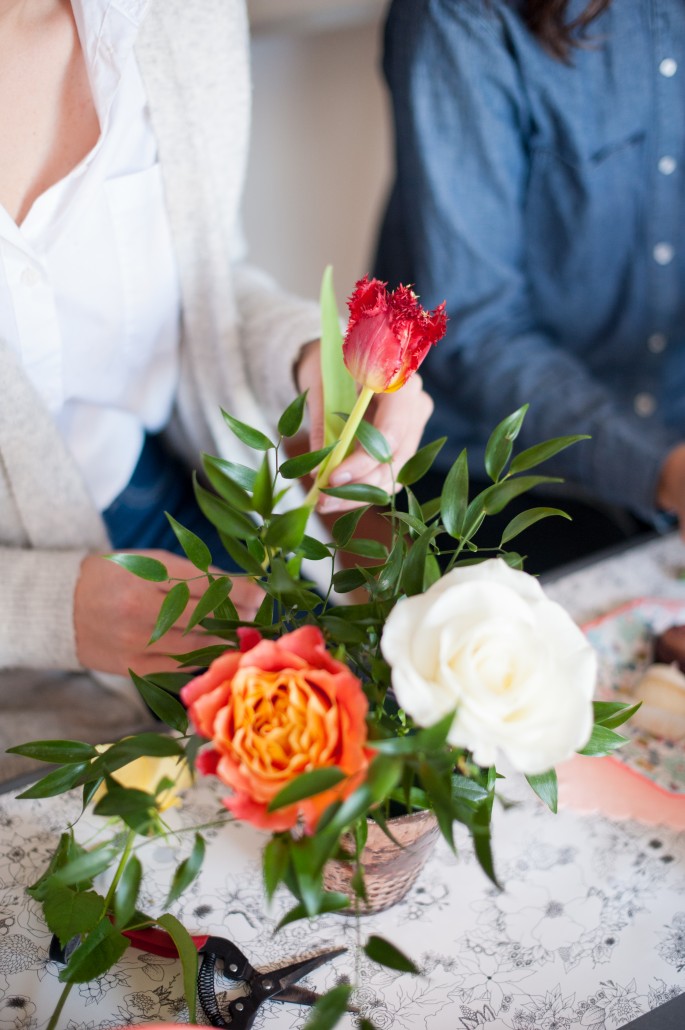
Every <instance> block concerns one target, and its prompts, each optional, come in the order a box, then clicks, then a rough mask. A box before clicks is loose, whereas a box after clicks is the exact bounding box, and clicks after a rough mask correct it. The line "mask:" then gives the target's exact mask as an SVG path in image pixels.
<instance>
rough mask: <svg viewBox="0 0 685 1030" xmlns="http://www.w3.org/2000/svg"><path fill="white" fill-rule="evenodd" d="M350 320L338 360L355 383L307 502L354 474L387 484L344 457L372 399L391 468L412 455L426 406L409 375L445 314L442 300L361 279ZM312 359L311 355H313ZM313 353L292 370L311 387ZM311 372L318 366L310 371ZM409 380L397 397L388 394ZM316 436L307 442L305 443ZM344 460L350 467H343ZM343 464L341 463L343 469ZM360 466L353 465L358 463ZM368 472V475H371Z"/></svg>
mask: <svg viewBox="0 0 685 1030" xmlns="http://www.w3.org/2000/svg"><path fill="white" fill-rule="evenodd" d="M348 306H349V311H350V318H349V322H348V325H347V332H346V334H345V341H344V343H343V358H344V361H345V365H346V366H347V369H348V371H349V372H350V374H351V375H352V377H353V378H354V379H355V381H356V382H357V383H358V384H359V386H360V387H361V390H360V393H359V396H358V397H357V402H356V404H355V405H354V408H353V409H352V411H351V412H350V414H349V417H348V419H347V421H346V423H345V426H344V428H343V431H342V433H341V435H340V438H339V439H338V441H337V443H336V445H335V447H334V449H333V450H332V452H331V453H330V454H329V456H328V458H327V459H326V461H325V462H323V463H322V465H321V466H320V468H319V470H318V473H317V475H316V479H315V481H314V485H313V487H312V489H311V490H310V492H309V494H308V496H307V502H308V503H309V504H311V505H312V507H313V506H314V505H316V504H317V501H318V499H319V495H320V492H321V490H322V489H325V487H326V486H328V485H329V483H330V484H331V485H341V484H342V483H343V482H349V481H350V480H351V479H357V480H359V481H363V482H366V483H369V482H372V483H373V485H376V486H382V487H383V488H384V489H386V490H390V489H393V488H394V478H393V472H392V470H391V469H390V468H388V466H387V465H386V466H385V468H383V466H378V469H377V467H376V466H377V465H378V463H376V462H375V460H374V459H370V462H365V463H364V465H367V466H368V467H367V468H365V467H364V465H361V463H360V462H359V461H357V462H356V463H354V464H353V462H354V458H352V459H347V460H345V456H346V455H347V453H348V451H349V450H350V447H351V444H352V442H353V440H354V436H355V433H356V431H357V428H358V426H359V423H360V422H361V420H362V419H363V417H364V415H365V413H366V411H367V409H368V408H369V405H370V404H371V402H372V401H373V400H374V398H376V404H375V412H374V425H375V427H376V428H377V429H378V430H379V431H380V432H381V433H383V435H384V436H386V439H387V440H388V442H389V444H390V446H391V449H392V451H393V463H392V464H393V465H394V466H396V467H397V468H399V467H401V465H402V464H404V462H405V461H407V460H408V458H410V457H411V455H412V454H414V453H415V451H416V449H417V447H418V445H419V442H420V440H421V435H422V433H423V430H424V427H425V425H426V422H427V421H428V418H429V417H430V414H431V412H432V410H433V404H432V401H431V400H430V398H429V397H428V395H427V394H426V393H424V391H423V389H422V386H421V380H420V378H419V377H418V376H416V377H414V378H412V377H413V376H414V373H415V372H416V370H417V369H418V367H419V365H420V364H421V362H422V361H423V359H424V358H425V357H426V355H427V353H428V351H429V350H430V348H431V346H432V345H434V344H435V343H437V342H438V340H439V339H441V337H442V336H444V333H445V329H446V325H447V316H446V314H445V304H444V302H443V303H442V304H440V305H438V307H436V308H435V310H433V311H425V310H424V309H423V308H422V307H421V305H420V304H419V301H418V297H417V296H416V294H415V293H414V292H413V291H412V290H411V289H410V288H409V287H407V286H399V287H398V288H397V289H396V290H394V291H393V292H389V291H388V290H387V289H386V286H385V283H382V282H379V280H377V279H371V280H369V279H368V277H367V276H365V277H364V278H363V279H361V280H360V281H359V282H358V283H357V284H356V286H355V289H354V291H353V293H352V295H351V297H350V299H349V301H348ZM317 357H318V352H317ZM312 370H313V365H312V357H311V355H310V356H309V359H308V360H307V357H305V360H304V361H303V363H302V365H301V368H300V370H299V376H298V378H299V383H300V388H301V389H302V388H306V387H309V388H310V389H311V388H312V386H313V383H312V380H311V372H312ZM317 371H318V370H317ZM407 383H408V384H409V388H408V389H407V390H405V392H404V393H403V395H402V398H401V399H400V400H399V401H397V400H395V399H394V397H393V395H394V394H395V393H396V392H397V391H398V390H400V388H402V387H404V386H405V384H407ZM310 411H311V413H312V423H313V425H316V426H318V425H320V424H322V421H323V419H322V415H321V412H322V399H321V395H320V388H319V391H316V390H315V391H314V396H313V397H312V396H310ZM321 443H322V441H321V440H320V439H319V440H315V439H314V438H313V439H312V444H311V445H312V448H313V449H315V448H316V447H317V446H321ZM348 461H349V463H350V464H349V465H348ZM342 465H344V466H345V468H344V470H343V469H342V467H341V466H342ZM357 466H360V467H357ZM371 476H373V477H374V478H373V479H371ZM344 506H345V507H347V506H349V505H345V503H344V502H343V504H340V503H339V502H337V501H335V499H333V498H328V499H327V500H326V501H324V502H321V504H320V507H321V508H322V510H332V509H333V507H335V508H338V509H340V508H342V507H344Z"/></svg>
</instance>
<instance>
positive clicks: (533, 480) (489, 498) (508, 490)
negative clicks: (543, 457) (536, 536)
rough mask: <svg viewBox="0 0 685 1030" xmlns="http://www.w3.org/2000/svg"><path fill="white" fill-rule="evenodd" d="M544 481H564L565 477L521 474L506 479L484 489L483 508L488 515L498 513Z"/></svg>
mask: <svg viewBox="0 0 685 1030" xmlns="http://www.w3.org/2000/svg"><path fill="white" fill-rule="evenodd" d="M542 483H563V479H559V478H558V477H554V476H519V477H518V479H505V480H503V481H502V482H501V483H496V484H495V486H489V487H488V488H487V489H486V490H484V491H483V493H482V495H481V497H482V499H483V510H484V511H485V513H486V514H487V515H497V514H498V513H499V512H500V511H502V509H503V508H505V507H506V506H507V504H509V501H512V500H513V499H514V498H515V497H518V496H519V495H520V494H524V493H527V492H528V490H532V488H533V487H534V486H540V484H542Z"/></svg>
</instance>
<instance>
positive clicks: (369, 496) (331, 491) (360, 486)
mask: <svg viewBox="0 0 685 1030" xmlns="http://www.w3.org/2000/svg"><path fill="white" fill-rule="evenodd" d="M321 492H322V493H324V494H328V495H329V496H330V497H341V498H342V499H343V500H344V501H362V502H363V503H365V504H377V505H381V506H384V507H387V506H388V505H389V504H390V500H391V498H390V494H388V493H386V491H385V490H381V488H380V487H379V486H370V485H369V484H368V483H349V484H348V485H347V486H336V487H332V486H328V487H326V489H325V490H322V491H321Z"/></svg>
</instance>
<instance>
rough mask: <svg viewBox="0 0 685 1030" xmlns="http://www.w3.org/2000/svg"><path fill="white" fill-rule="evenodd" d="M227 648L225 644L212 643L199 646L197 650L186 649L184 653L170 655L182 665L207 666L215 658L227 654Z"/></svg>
mask: <svg viewBox="0 0 685 1030" xmlns="http://www.w3.org/2000/svg"><path fill="white" fill-rule="evenodd" d="M225 652H226V648H225V647H224V645H223V644H211V645H210V646H209V647H198V648H197V650H195V651H186V652H185V653H184V654H172V655H171V656H170V657H171V658H173V659H174V661H176V662H178V663H179V665H181V666H194V665H197V666H199V667H200V668H207V666H208V665H211V663H212V662H213V661H214V659H215V658H220V657H221V655H222V654H225Z"/></svg>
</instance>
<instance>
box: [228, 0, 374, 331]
mask: <svg viewBox="0 0 685 1030" xmlns="http://www.w3.org/2000/svg"><path fill="white" fill-rule="evenodd" d="M384 8H385V3H384V0H248V10H249V13H250V21H251V27H252V40H253V42H252V62H253V81H254V98H253V132H252V147H251V154H250V163H249V169H248V181H247V188H246V194H245V205H244V215H245V232H246V236H247V242H248V247H249V253H250V260H251V261H252V262H253V263H254V264H256V265H258V266H259V267H262V268H264V269H265V270H266V271H268V272H271V273H272V274H273V275H274V276H275V277H276V278H277V280H278V281H279V282H280V283H281V284H282V285H283V286H285V287H287V288H289V289H291V290H293V291H295V292H297V293H299V294H301V295H303V296H308V297H316V296H318V291H319V285H320V280H321V273H322V271H323V268H324V266H325V265H326V264H329V263H330V264H332V265H333V266H334V273H335V285H336V292H337V295H338V302H339V305H340V308H341V313H342V310H343V306H344V300H345V297H346V296H347V294H348V293H349V292H350V290H351V289H352V286H353V285H354V282H355V280H356V279H358V278H359V277H360V276H361V275H363V274H364V272H367V271H370V270H371V256H372V253H373V244H374V238H375V233H376V229H377V226H378V219H379V215H380V211H381V208H382V203H383V198H384V196H385V192H386V189H387V185H388V180H389V175H390V167H391V145H392V144H391V135H390V125H389V120H388V106H387V100H386V96H385V90H384V86H383V83H382V79H381V73H380V51H381V34H382V17H383V11H384Z"/></svg>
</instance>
